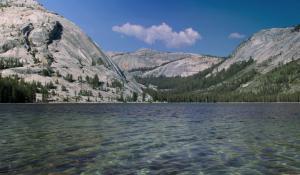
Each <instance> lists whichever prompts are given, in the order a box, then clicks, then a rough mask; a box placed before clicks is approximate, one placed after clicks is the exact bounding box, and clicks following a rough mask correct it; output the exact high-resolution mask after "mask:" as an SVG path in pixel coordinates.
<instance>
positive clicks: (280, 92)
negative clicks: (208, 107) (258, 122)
mask: <svg viewBox="0 0 300 175" xmlns="http://www.w3.org/2000/svg"><path fill="white" fill-rule="evenodd" d="M253 63H254V60H253V59H250V60H249V61H244V62H240V63H235V64H233V65H232V66H231V67H230V68H228V69H227V70H221V71H219V72H217V73H213V70H214V69H215V67H216V66H217V65H216V66H214V67H212V68H210V69H208V70H206V71H203V72H200V73H198V74H196V75H194V76H191V77H186V78H181V77H174V78H167V77H158V78H155V77H149V78H137V80H138V82H140V83H142V84H144V85H146V86H148V85H150V84H152V85H155V86H157V90H153V89H150V88H147V89H144V91H145V92H146V93H149V94H150V95H151V96H152V97H153V99H154V101H167V102H299V101H300V90H299V89H298V90H293V89H295V88H294V87H298V88H299V87H300V64H299V61H292V62H290V63H288V64H285V65H281V66H279V67H278V68H276V69H274V70H272V71H270V72H268V73H267V74H260V73H258V72H257V71H256V70H255V69H254V68H252V67H253ZM248 82H253V84H254V85H255V86H254V87H244V88H243V87H242V86H243V85H245V84H247V83H248Z"/></svg>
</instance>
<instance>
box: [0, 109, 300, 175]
mask: <svg viewBox="0 0 300 175" xmlns="http://www.w3.org/2000/svg"><path fill="white" fill-rule="evenodd" d="M0 174H8V175H12V174H22V175H40V174H49V175H58V174H59V175H68V174H79V175H89V174H92V175H127V174H128V175H129V174H130V175H131V174H133V175H134V174H136V175H147V174H149V175H156V174H163V175H165V174H166V175H168V174H180V175H190V174H191V175H194V174H195V175H205V174H221V175H223V174H243V175H261V174H271V175H272V174H274V175H277V174H293V175H295V174H300V104H263V103H254V104H234V103H233V104H51V105H48V104H45V105H44V104H37V105H32V104H27V105H25V104H24V105H23V104H20V105H14V104H7V105H5V104H3V105H0Z"/></svg>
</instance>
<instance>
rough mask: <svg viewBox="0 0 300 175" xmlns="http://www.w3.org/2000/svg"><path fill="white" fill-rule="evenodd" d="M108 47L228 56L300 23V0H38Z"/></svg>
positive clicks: (106, 48)
mask: <svg viewBox="0 0 300 175" xmlns="http://www.w3.org/2000/svg"><path fill="white" fill-rule="evenodd" d="M38 1H39V2H40V3H42V4H43V5H44V6H45V7H46V8H47V9H49V10H50V11H54V12H57V13H59V14H60V15H62V16H64V17H66V18H68V19H69V20H71V21H73V22H74V23H75V24H77V25H78V26H79V27H81V28H82V29H83V30H84V31H85V33H86V34H87V35H89V36H90V37H91V38H92V39H93V40H95V41H96V42H97V43H98V44H99V45H100V46H101V48H102V49H103V50H104V51H122V52H131V51H135V50H138V49H140V48H151V49H156V50H160V51H176V52H192V53H200V54H209V55H216V56H228V55H229V54H231V52H232V51H233V50H234V49H235V47H236V46H238V45H239V44H240V43H241V42H242V41H244V40H246V39H247V38H249V37H251V35H252V34H254V33H255V32H258V31H259V30H262V29H267V28H274V27H276V28H278V27H289V26H294V25H297V24H300V13H299V11H300V1H299V0H38Z"/></svg>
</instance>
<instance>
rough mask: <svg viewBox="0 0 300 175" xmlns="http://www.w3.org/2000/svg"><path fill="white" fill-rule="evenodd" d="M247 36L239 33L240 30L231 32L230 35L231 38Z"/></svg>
mask: <svg viewBox="0 0 300 175" xmlns="http://www.w3.org/2000/svg"><path fill="white" fill-rule="evenodd" d="M245 37H246V35H244V34H241V33H238V32H234V33H231V34H229V36H228V38H229V39H243V38H245Z"/></svg>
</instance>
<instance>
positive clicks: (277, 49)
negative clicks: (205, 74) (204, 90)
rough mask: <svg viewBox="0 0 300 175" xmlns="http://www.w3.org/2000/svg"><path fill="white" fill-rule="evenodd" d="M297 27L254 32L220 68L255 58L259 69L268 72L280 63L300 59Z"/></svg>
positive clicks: (299, 34)
mask: <svg viewBox="0 0 300 175" xmlns="http://www.w3.org/2000/svg"><path fill="white" fill-rule="evenodd" d="M295 28H296V27H295ZM295 28H294V27H289V28H273V29H267V30H262V31H260V32H258V33H256V34H254V35H253V36H252V37H251V38H249V39H248V40H247V41H245V42H243V43H242V44H241V45H240V46H239V47H238V48H237V49H236V50H235V52H234V53H233V54H232V56H231V57H230V58H229V59H227V60H226V61H225V62H224V63H223V64H221V65H220V66H219V67H218V70H221V69H227V68H229V67H230V65H232V64H234V63H236V62H240V61H246V60H249V59H254V60H255V61H256V66H257V69H258V70H259V71H260V72H262V73H266V72H268V71H270V70H272V69H274V68H275V67H277V66H278V65H282V64H286V63H288V62H290V61H292V60H297V59H300V32H299V31H297V30H295Z"/></svg>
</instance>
